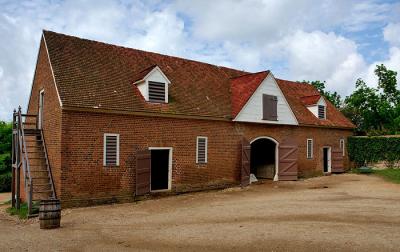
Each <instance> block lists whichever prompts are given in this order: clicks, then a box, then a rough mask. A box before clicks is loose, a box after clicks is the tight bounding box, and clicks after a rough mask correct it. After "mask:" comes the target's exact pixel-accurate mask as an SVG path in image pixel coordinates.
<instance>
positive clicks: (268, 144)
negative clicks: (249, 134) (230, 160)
mask: <svg viewBox="0 0 400 252" xmlns="http://www.w3.org/2000/svg"><path fill="white" fill-rule="evenodd" d="M250 144H251V157H250V173H252V174H254V175H255V176H256V177H257V179H273V180H274V181H277V180H278V168H279V167H278V163H279V162H278V147H279V146H278V145H279V143H278V142H277V141H276V140H275V139H273V138H271V137H266V136H264V137H257V138H256V139H254V140H253V141H251V142H250Z"/></svg>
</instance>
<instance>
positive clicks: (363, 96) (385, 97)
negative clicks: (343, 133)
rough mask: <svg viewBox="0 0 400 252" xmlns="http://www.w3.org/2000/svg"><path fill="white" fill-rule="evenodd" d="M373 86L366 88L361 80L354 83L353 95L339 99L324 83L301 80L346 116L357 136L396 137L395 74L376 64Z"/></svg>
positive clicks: (398, 101) (399, 119) (399, 96)
mask: <svg viewBox="0 0 400 252" xmlns="http://www.w3.org/2000/svg"><path fill="white" fill-rule="evenodd" d="M375 75H376V76H377V77H378V83H377V87H376V88H373V87H369V86H368V85H367V84H366V83H365V82H364V81H363V80H362V79H358V80H357V81H356V85H355V87H356V89H355V90H354V91H353V93H352V94H351V95H349V96H347V97H346V98H345V99H342V98H341V97H340V95H339V94H338V93H337V92H330V91H326V90H325V81H319V80H316V81H304V82H306V83H308V84H311V85H313V86H314V87H315V88H316V89H317V90H318V91H319V92H320V93H321V95H323V96H325V97H326V98H327V99H328V100H329V101H330V102H331V103H332V104H333V105H335V106H336V107H337V108H338V109H339V110H341V111H342V113H343V114H344V115H345V116H347V117H348V118H349V119H350V120H351V121H352V122H353V123H354V124H355V125H356V126H357V129H356V132H357V134H359V135H384V134H400V90H399V89H398V88H397V79H396V77H397V72H395V71H393V70H390V69H387V68H386V67H385V66H384V65H377V66H376V69H375Z"/></svg>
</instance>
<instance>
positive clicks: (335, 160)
mask: <svg viewBox="0 0 400 252" xmlns="http://www.w3.org/2000/svg"><path fill="white" fill-rule="evenodd" d="M331 171H332V172H333V173H340V172H344V167H343V152H342V150H340V149H333V150H332V166H331Z"/></svg>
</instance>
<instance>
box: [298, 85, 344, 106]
mask: <svg viewBox="0 0 400 252" xmlns="http://www.w3.org/2000/svg"><path fill="white" fill-rule="evenodd" d="M303 82H305V83H308V84H311V85H312V86H314V87H315V88H316V89H317V90H318V91H319V93H320V94H321V95H323V96H324V97H325V98H326V99H328V100H329V101H330V102H331V103H332V104H333V105H334V106H335V107H337V108H340V107H341V105H342V98H341V96H340V95H339V94H338V93H337V92H336V91H334V92H330V91H327V90H325V81H319V80H316V81H303Z"/></svg>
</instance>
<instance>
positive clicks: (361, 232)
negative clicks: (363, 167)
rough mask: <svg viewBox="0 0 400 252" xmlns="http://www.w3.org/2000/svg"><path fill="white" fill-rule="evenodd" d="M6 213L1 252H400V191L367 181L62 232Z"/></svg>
mask: <svg viewBox="0 0 400 252" xmlns="http://www.w3.org/2000/svg"><path fill="white" fill-rule="evenodd" d="M0 208H2V209H0V227H1V231H0V241H1V242H0V251H7V250H11V249H12V250H13V251H19V250H34V251H57V250H60V251H82V250H86V251H104V250H119V251H121V250H122V251H124V250H127V251H128V250H141V251H160V250H162V251H174V250H183V251H204V250H209V251H211V250H212V251H215V250H219V251H220V250H225V251H226V250H229V251H249V250H252V251H254V250H262V251H287V250H291V251H294V250H296V251H399V250H400V185H397V184H392V183H389V182H386V181H384V180H382V179H381V178H378V177H374V176H366V175H355V174H344V175H338V176H329V177H318V178H313V179H308V180H304V181H298V182H278V183H271V182H269V183H264V184H261V185H253V186H251V187H249V188H246V189H240V188H231V189H226V190H222V191H212V192H202V193H193V194H185V195H181V196H172V197H166V198H159V199H154V200H147V201H142V202H139V203H129V204H120V205H108V206H97V207H90V208H77V209H67V210H64V211H63V216H62V227H61V228H60V229H57V230H40V229H39V224H38V221H37V220H28V221H17V220H16V219H15V218H13V217H10V216H8V215H6V214H5V213H4V209H5V207H4V206H3V207H0Z"/></svg>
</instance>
